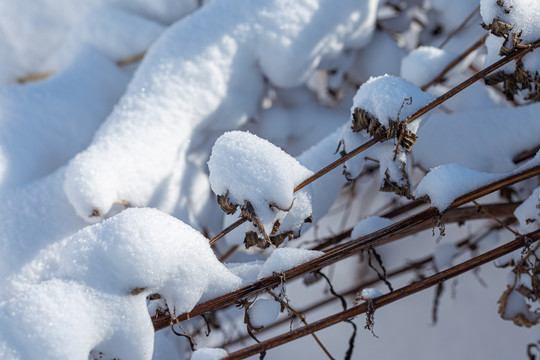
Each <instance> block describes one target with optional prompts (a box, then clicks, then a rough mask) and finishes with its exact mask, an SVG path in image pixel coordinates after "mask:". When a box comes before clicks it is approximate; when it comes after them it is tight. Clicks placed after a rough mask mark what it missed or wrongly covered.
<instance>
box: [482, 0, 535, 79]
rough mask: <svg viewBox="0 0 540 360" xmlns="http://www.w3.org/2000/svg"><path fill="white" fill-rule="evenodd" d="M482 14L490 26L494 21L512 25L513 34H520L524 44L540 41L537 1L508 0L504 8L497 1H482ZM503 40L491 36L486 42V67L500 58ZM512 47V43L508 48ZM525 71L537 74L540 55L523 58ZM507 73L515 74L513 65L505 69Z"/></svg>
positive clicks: (503, 5) (503, 4)
mask: <svg viewBox="0 0 540 360" xmlns="http://www.w3.org/2000/svg"><path fill="white" fill-rule="evenodd" d="M480 14H481V15H482V18H483V20H484V23H485V24H487V25H489V24H491V23H492V21H493V20H498V21H502V22H505V23H508V24H510V25H511V27H512V28H511V31H510V32H511V33H514V34H518V35H519V37H520V38H521V39H522V40H523V41H522V44H528V43H532V42H534V41H536V40H539V39H540V26H539V25H540V23H539V21H538V19H539V18H540V3H538V1H535V0H506V1H504V2H502V6H499V5H497V3H496V2H495V1H490V0H481V1H480ZM503 41H504V40H503V38H495V36H494V35H490V36H489V38H488V40H487V41H486V46H487V56H486V65H487V64H491V63H493V62H495V61H497V60H498V59H499V58H500V55H499V50H500V49H501V47H502V45H503ZM509 46H510V41H508V44H507V45H506V47H507V48H508V47H509ZM522 62H523V67H524V69H525V70H527V71H529V72H531V73H533V74H534V73H536V72H537V71H538V69H539V67H540V55H538V53H537V52H532V53H530V54H527V55H525V56H524V57H523V58H522ZM503 69H504V71H505V72H506V73H511V72H513V65H511V64H508V65H506V66H505V67H504V68H503Z"/></svg>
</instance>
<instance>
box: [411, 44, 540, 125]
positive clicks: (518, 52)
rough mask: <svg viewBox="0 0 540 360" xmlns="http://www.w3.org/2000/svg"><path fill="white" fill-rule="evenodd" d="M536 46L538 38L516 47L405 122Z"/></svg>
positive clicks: (431, 108)
mask: <svg viewBox="0 0 540 360" xmlns="http://www.w3.org/2000/svg"><path fill="white" fill-rule="evenodd" d="M538 46H540V40H536V41H535V42H533V43H531V44H529V46H527V47H525V48H521V49H516V50H515V51H514V52H513V53H511V54H509V55H507V56H505V57H503V58H502V59H500V60H499V61H497V62H496V63H493V64H491V65H490V66H488V67H487V68H485V69H483V70H481V71H479V72H477V73H476V74H474V75H473V76H471V77H470V78H468V79H467V80H465V81H463V82H462V83H461V84H459V85H457V86H456V87H454V88H453V89H451V90H449V91H447V92H446V93H444V94H442V95H441V96H439V97H438V98H436V99H435V100H433V101H432V102H430V103H429V104H427V105H426V106H424V107H423V108H421V109H420V110H418V111H417V112H415V113H414V114H412V115H411V117H409V118H408V119H407V120H405V124H409V123H410V122H412V121H414V120H416V119H418V118H419V117H420V116H422V115H424V114H426V113H427V112H429V111H430V110H433V109H434V108H436V107H437V106H439V105H441V104H442V103H443V102H445V101H446V100H448V99H450V98H451V97H452V96H454V95H456V94H457V93H459V92H461V91H463V90H464V89H466V88H467V87H469V86H471V85H472V84H474V83H475V82H477V81H478V80H480V79H482V78H484V77H485V76H486V75H489V74H490V73H492V72H493V71H495V70H497V69H498V68H500V67H501V66H503V65H506V64H508V63H509V62H510V61H512V60H516V59H519V58H522V57H523V56H525V55H526V54H527V53H529V52H531V51H533V50H534V49H536V48H537V47H538Z"/></svg>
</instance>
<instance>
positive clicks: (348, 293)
mask: <svg viewBox="0 0 540 360" xmlns="http://www.w3.org/2000/svg"><path fill="white" fill-rule="evenodd" d="M515 221H516V219H515V218H513V217H512V218H508V219H506V220H505V222H504V224H505V225H509V224H511V223H513V222H515ZM500 229H502V226H500V225H494V226H492V227H490V228H489V229H488V230H487V231H486V232H484V233H483V234H482V235H480V236H477V237H476V236H473V237H469V238H466V239H463V240H461V241H459V242H457V243H456V247H457V248H458V249H463V248H465V247H467V246H472V245H475V244H477V243H478V241H480V240H481V239H483V238H485V237H486V236H487V235H489V234H490V233H492V232H493V231H495V230H500ZM473 239H474V243H472V242H471V241H472V240H473ZM432 261H433V256H431V255H430V256H426V257H424V258H423V259H419V260H416V261H414V262H411V263H408V264H407V265H404V266H402V267H400V268H398V269H396V270H392V271H390V272H389V273H388V275H387V277H388V278H389V279H390V278H393V277H395V276H397V275H401V274H404V273H407V272H409V271H413V270H416V269H420V268H422V267H423V266H425V265H427V264H429V263H430V262H432ZM380 281H381V280H380V279H379V278H378V277H374V278H372V279H370V280H367V281H364V282H362V283H361V284H358V285H356V286H353V287H351V288H349V289H348V290H345V291H343V292H342V293H341V295H342V296H344V297H345V296H352V295H355V294H356V293H358V291H360V290H362V289H364V288H367V287H371V286H373V285H374V284H376V283H378V282H380ZM338 299H339V298H337V297H335V296H332V297H329V298H326V299H324V300H322V301H319V302H317V303H315V304H313V305H310V306H308V307H307V308H304V309H302V310H300V313H303V314H305V313H309V312H310V311H313V310H315V309H319V308H320V307H321V306H324V305H326V304H329V303H331V302H335V301H337V300H338ZM287 321H290V319H288V318H283V319H281V320H279V321H276V322H274V323H272V324H270V325H268V326H265V327H264V329H263V330H262V331H267V330H270V329H273V328H275V327H278V326H279V325H281V324H283V323H285V322H287ZM246 338H247V336H242V337H239V338H237V339H233V340H230V341H229V342H227V343H225V344H223V345H220V347H227V346H230V345H233V344H236V343H238V342H241V341H243V340H245V339H246Z"/></svg>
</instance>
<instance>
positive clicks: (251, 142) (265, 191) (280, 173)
mask: <svg viewBox="0 0 540 360" xmlns="http://www.w3.org/2000/svg"><path fill="white" fill-rule="evenodd" d="M208 168H209V170H210V176H209V179H210V184H211V186H212V191H213V192H214V193H215V194H216V195H222V196H225V195H227V196H228V198H229V199H230V201H231V202H232V203H233V204H236V205H241V206H242V205H244V204H245V201H248V202H249V203H251V204H252V205H253V208H254V209H255V212H256V214H257V215H258V216H259V218H260V219H261V221H262V223H263V225H264V227H265V229H266V232H267V233H270V231H271V230H272V225H273V223H274V222H275V221H276V220H280V221H282V225H283V228H282V229H283V230H292V229H293V228H297V227H299V226H300V225H301V224H302V223H303V222H304V219H306V218H308V217H309V216H310V215H311V192H310V191H309V190H308V191H299V192H297V193H296V194H294V193H293V192H294V188H295V187H296V186H297V185H298V184H300V183H301V182H302V181H303V180H305V179H307V178H308V177H309V176H311V175H312V174H313V173H312V172H311V171H309V170H308V169H306V168H305V167H303V166H302V165H301V164H300V163H299V162H298V161H297V160H296V159H294V158H293V157H292V156H290V155H288V154H287V153H285V152H284V151H283V150H281V149H280V148H278V147H276V146H275V145H273V144H271V143H270V142H268V141H267V140H264V139H261V138H259V137H257V136H256V135H253V134H250V133H247V132H241V131H231V132H227V133H225V134H223V135H222V136H221V137H219V139H218V140H217V141H216V143H215V144H214V147H213V148H212V154H211V156H210V160H209V161H208ZM272 207H274V208H276V210H273V209H272ZM277 209H281V210H277ZM285 215H286V216H285ZM284 218H285V219H284Z"/></svg>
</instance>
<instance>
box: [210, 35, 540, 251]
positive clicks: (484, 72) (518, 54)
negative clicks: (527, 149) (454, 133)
mask: <svg viewBox="0 0 540 360" xmlns="http://www.w3.org/2000/svg"><path fill="white" fill-rule="evenodd" d="M538 46H540V40H537V41H535V42H534V43H532V44H530V45H529V46H528V47H526V48H520V49H517V50H515V51H514V52H513V53H512V54H509V55H507V56H505V57H504V58H502V59H501V60H499V61H497V62H496V63H494V64H492V65H490V66H488V67H487V68H485V69H483V70H481V71H479V72H478V73H476V74H474V75H473V76H471V77H470V78H468V79H467V80H465V81H464V82H462V83H461V84H459V85H457V86H456V87H454V88H453V89H451V90H449V91H447V92H446V93H444V94H443V95H441V96H439V97H438V98H437V99H435V100H433V101H432V102H430V103H429V104H427V105H426V106H424V107H423V108H421V109H420V110H418V111H417V112H416V113H414V114H413V115H411V117H409V118H408V119H407V120H406V121H404V123H405V124H409V123H410V122H412V121H414V120H416V119H418V118H419V117H420V116H422V115H424V114H426V113H427V112H429V111H431V110H433V109H434V108H436V107H437V106H439V105H441V104H442V103H444V102H445V101H447V100H448V99H450V98H451V97H453V96H454V95H456V94H458V93H460V92H461V91H463V90H465V89H466V88H467V87H469V86H471V85H472V84H474V83H475V82H476V81H478V80H480V79H482V78H483V77H485V76H486V75H489V74H490V73H491V72H493V71H495V70H497V69H498V68H500V67H501V66H503V65H505V64H507V63H509V62H510V61H512V60H515V59H517V58H520V57H523V56H524V55H525V54H527V53H529V52H531V51H533V50H534V49H536V48H537V47H538ZM383 138H384V134H381V135H379V136H375V137H373V138H372V139H371V140H369V141H367V142H366V143H364V144H362V145H360V146H359V147H357V148H356V149H354V150H352V151H351V152H350V153H348V154H346V155H345V156H343V157H341V158H340V159H338V160H336V161H334V162H333V163H331V164H329V165H327V166H326V167H324V168H323V169H321V170H319V171H317V172H316V173H315V174H313V175H312V176H310V177H309V178H307V179H306V180H304V181H302V182H301V183H300V184H299V185H298V186H297V187H296V188H295V189H294V191H295V192H296V191H298V190H300V189H302V188H303V187H305V186H307V185H309V184H311V183H312V182H313V181H315V180H317V179H318V178H320V177H322V176H323V175H325V174H327V173H328V172H330V171H332V170H333V169H335V168H337V167H338V166H340V165H342V164H343V163H345V162H346V161H348V160H350V159H352V158H353V157H355V156H356V155H358V154H360V153H361V152H363V151H365V150H367V149H369V148H370V147H371V146H373V145H375V144H376V143H378V142H379V141H381V140H382V139H383ZM245 221H246V220H245V219H239V220H237V221H236V222H235V223H233V224H232V225H230V226H229V227H227V228H226V229H225V230H223V231H221V232H220V233H219V234H217V235H216V236H215V237H213V238H212V239H210V243H211V244H215V243H216V241H218V240H219V239H221V238H222V237H223V236H224V235H225V234H227V233H229V232H230V231H232V230H233V229H235V228H236V227H238V226H240V225H241V224H243V223H244V222H245Z"/></svg>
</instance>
